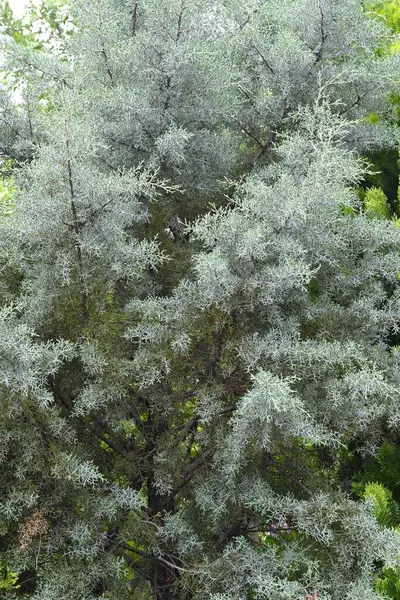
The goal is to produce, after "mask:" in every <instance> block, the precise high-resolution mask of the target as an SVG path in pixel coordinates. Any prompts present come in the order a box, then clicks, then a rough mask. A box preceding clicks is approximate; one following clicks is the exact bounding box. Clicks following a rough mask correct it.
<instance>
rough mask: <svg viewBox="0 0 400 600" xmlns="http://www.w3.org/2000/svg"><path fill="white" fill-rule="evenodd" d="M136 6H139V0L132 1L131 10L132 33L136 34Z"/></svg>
mask: <svg viewBox="0 0 400 600" xmlns="http://www.w3.org/2000/svg"><path fill="white" fill-rule="evenodd" d="M138 8H139V0H135V1H134V3H133V11H132V35H136V27H137V18H138Z"/></svg>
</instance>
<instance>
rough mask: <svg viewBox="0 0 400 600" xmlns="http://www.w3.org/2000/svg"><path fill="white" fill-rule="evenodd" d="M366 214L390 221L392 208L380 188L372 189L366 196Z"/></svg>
mask: <svg viewBox="0 0 400 600" xmlns="http://www.w3.org/2000/svg"><path fill="white" fill-rule="evenodd" d="M365 212H366V213H367V215H368V216H369V217H372V218H377V219H389V218H390V208H389V205H388V201H387V197H386V195H385V193H384V192H383V190H381V189H380V188H376V187H373V188H370V189H369V190H367V193H366V195H365Z"/></svg>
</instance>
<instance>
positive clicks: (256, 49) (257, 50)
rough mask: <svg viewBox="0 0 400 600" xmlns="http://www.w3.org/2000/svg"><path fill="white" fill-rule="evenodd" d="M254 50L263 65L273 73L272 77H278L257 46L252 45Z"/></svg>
mask: <svg viewBox="0 0 400 600" xmlns="http://www.w3.org/2000/svg"><path fill="white" fill-rule="evenodd" d="M252 46H253V48H254V50H255V51H256V52H257V54H258V56H259V57H260V58H261V60H262V62H263V64H264V65H265V66H266V67H267V69H268V71H270V73H272V75H276V73H275V71H274V69H273V68H272V67H271V65H270V63H269V62H268V61H267V59H266V58H265V56H264V55H263V53H262V52H261V51H260V50H259V49H258V48H257V46H256V45H255V44H252Z"/></svg>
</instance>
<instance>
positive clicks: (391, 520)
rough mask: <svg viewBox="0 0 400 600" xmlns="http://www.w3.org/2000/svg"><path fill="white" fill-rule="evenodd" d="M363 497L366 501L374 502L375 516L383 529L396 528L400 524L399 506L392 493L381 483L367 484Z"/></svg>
mask: <svg viewBox="0 0 400 600" xmlns="http://www.w3.org/2000/svg"><path fill="white" fill-rule="evenodd" d="M363 497H364V498H365V500H369V499H371V500H372V502H373V505H374V513H375V516H376V518H377V520H378V523H380V524H381V525H382V526H383V527H395V526H396V525H398V524H399V521H400V510H399V505H398V504H397V502H396V501H395V500H394V499H393V496H392V492H391V491H390V490H388V489H387V488H385V487H384V486H383V485H382V484H381V483H367V485H366V486H365V490H364V494H363Z"/></svg>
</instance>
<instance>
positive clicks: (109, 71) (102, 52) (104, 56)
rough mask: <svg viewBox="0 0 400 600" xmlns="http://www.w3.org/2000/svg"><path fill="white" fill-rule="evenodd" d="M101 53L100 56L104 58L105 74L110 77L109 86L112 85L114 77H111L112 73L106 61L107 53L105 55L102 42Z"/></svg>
mask: <svg viewBox="0 0 400 600" xmlns="http://www.w3.org/2000/svg"><path fill="white" fill-rule="evenodd" d="M101 54H102V56H103V58H104V63H105V66H106V71H107V75H108V77H109V78H110V83H111V86H114V77H113V74H112V71H111V67H110V63H109V61H108V55H107V52H106V49H105V47H104V44H102V48H101Z"/></svg>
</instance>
